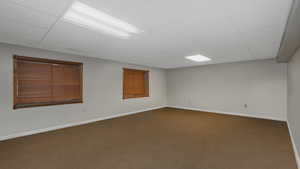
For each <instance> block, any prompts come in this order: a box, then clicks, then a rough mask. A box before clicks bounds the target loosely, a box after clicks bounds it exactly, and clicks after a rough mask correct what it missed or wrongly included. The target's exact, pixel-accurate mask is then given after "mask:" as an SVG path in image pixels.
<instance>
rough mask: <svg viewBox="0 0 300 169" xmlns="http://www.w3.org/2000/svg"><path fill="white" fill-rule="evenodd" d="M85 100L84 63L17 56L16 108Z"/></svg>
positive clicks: (15, 74) (15, 80) (15, 76)
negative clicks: (83, 90)
mask: <svg viewBox="0 0 300 169" xmlns="http://www.w3.org/2000/svg"><path fill="white" fill-rule="evenodd" d="M71 103H82V63H77V62H66V61H58V60H49V59H41V58H31V57H24V56H14V109H17V108H25V107H35V106H46V105H57V104H71Z"/></svg>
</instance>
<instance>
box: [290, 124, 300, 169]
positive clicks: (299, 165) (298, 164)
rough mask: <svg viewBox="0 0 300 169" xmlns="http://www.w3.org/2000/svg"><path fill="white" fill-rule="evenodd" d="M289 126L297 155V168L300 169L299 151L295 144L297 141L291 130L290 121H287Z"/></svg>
mask: <svg viewBox="0 0 300 169" xmlns="http://www.w3.org/2000/svg"><path fill="white" fill-rule="evenodd" d="M287 125H288V129H289V133H290V137H291V141H292V144H293V149H294V153H295V158H296V162H297V167H298V169H300V156H299V151H298V150H297V147H296V144H295V140H294V136H293V133H292V130H291V128H290V124H289V121H288V120H287Z"/></svg>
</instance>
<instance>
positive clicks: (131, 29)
mask: <svg viewBox="0 0 300 169" xmlns="http://www.w3.org/2000/svg"><path fill="white" fill-rule="evenodd" d="M63 20H65V21H68V22H71V23H73V24H76V25H79V26H83V27H86V28H90V29H93V30H98V31H101V32H104V33H107V34H111V35H115V36H118V37H121V38H129V37H130V36H131V35H132V34H138V33H140V32H141V31H140V30H139V29H138V28H137V27H135V26H133V25H131V24H129V23H126V22H124V21H122V20H120V19H118V18H115V17H113V16H110V15H108V14H106V13H104V12H101V11H100V10H98V9H95V8H93V7H90V6H88V5H86V4H84V3H81V2H79V1H75V2H74V3H73V4H72V5H71V7H70V8H69V10H68V11H67V12H66V14H65V15H64V16H63Z"/></svg>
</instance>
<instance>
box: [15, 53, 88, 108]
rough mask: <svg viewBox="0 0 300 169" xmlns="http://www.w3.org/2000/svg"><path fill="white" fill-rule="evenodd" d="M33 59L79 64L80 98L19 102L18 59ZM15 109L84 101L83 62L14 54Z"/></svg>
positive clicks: (63, 63)
mask: <svg viewBox="0 0 300 169" xmlns="http://www.w3.org/2000/svg"><path fill="white" fill-rule="evenodd" d="M18 60H21V61H29V62H30V61H32V62H40V63H48V64H49V63H50V64H62V65H77V66H79V68H80V72H79V75H80V91H79V92H80V98H79V99H74V100H70V101H60V102H41V103H32V104H20V103H17V91H18V89H17V64H16V61H18ZM13 96H14V97H13V109H20V108H31V107H42V106H54V105H63V104H75V103H83V63H80V62H72V61H63V60H54V59H45V58H35V57H27V56H19V55H13Z"/></svg>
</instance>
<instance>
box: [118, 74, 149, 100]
mask: <svg viewBox="0 0 300 169" xmlns="http://www.w3.org/2000/svg"><path fill="white" fill-rule="evenodd" d="M139 97H149V71H145V70H136V69H127V68H124V69H123V99H129V98H139Z"/></svg>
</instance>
